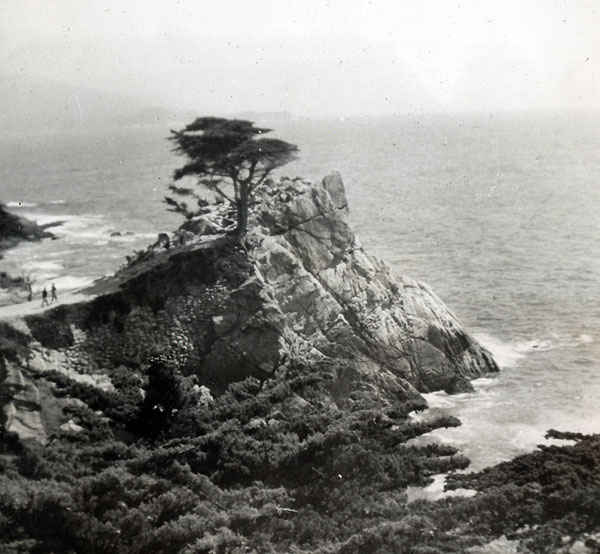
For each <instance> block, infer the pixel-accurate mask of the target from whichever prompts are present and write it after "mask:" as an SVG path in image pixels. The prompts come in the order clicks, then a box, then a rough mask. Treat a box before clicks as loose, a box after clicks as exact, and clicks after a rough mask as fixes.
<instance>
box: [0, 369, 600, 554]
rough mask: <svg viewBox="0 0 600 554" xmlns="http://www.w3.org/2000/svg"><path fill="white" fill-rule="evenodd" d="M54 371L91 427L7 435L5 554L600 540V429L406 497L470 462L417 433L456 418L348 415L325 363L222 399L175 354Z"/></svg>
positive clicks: (73, 409)
mask: <svg viewBox="0 0 600 554" xmlns="http://www.w3.org/2000/svg"><path fill="white" fill-rule="evenodd" d="M45 375H46V377H47V378H48V379H51V380H52V381H53V382H54V383H55V384H56V388H57V393H58V394H63V395H67V394H68V395H69V396H72V397H74V398H78V399H80V400H82V401H83V402H84V403H85V404H70V405H69V406H68V408H66V411H67V414H66V415H67V417H68V418H70V419H72V420H73V421H74V422H75V423H77V424H78V425H80V426H81V427H82V428H83V431H80V432H72V431H65V432H62V433H60V434H59V435H57V436H54V437H53V438H52V440H51V442H50V444H48V445H47V446H45V447H42V446H40V445H37V444H36V443H30V444H20V443H18V442H16V441H14V440H10V437H5V439H6V440H5V441H4V445H3V450H2V453H1V460H2V463H1V464H0V490H2V491H3V494H2V495H0V514H1V516H0V550H1V551H2V552H13V553H16V552H33V553H38V552H39V553H42V552H44V553H51V552H55V553H63V552H66V553H69V552H73V553H81V552H86V553H88V552H89V553H107V554H108V553H111V554H112V553H128V552H133V553H137V552H139V553H142V552H153V553H155V552H157V553H160V552H165V553H167V552H169V553H171V552H181V553H192V552H250V551H256V552H303V551H311V552H312V551H319V552H331V553H333V552H344V553H363V552H382V553H384V552H386V553H387V552H403V553H404V552H422V553H425V552H464V551H466V550H467V549H468V548H470V547H472V546H477V545H483V544H485V543H486V542H489V541H490V540H493V539H495V538H497V537H500V536H502V535H507V536H508V537H509V539H513V540H520V541H522V543H523V544H524V545H527V548H529V549H530V551H533V552H548V551H558V549H560V548H562V547H563V546H564V545H565V544H567V546H569V545H570V544H572V543H573V542H574V541H575V540H576V538H577V537H583V538H584V539H585V540H586V541H587V544H589V545H592V546H593V544H595V543H594V541H595V540H596V538H595V536H594V535H593V533H594V532H595V530H597V529H598V528H599V527H600V502H599V500H598V498H600V478H599V477H598V475H600V471H598V470H599V469H600V468H599V464H600V439H599V438H598V437H584V436H580V435H569V436H564V437H560V438H569V439H572V440H577V442H576V444H574V445H573V446H565V447H560V448H559V447H544V448H540V450H539V451H537V452H535V453H533V454H530V455H528V456H522V457H519V458H517V459H516V460H514V461H512V462H509V463H506V464H500V465H499V466H496V467H494V468H491V469H489V470H486V471H484V472H480V473H478V474H473V475H470V474H467V475H463V474H455V475H454V476H452V475H451V476H450V477H449V479H448V483H449V486H450V487H452V488H456V487H465V488H472V489H476V490H478V491H480V492H479V494H477V495H476V496H475V497H473V498H446V499H444V500H441V501H438V502H436V503H428V502H424V501H419V502H415V503H413V504H410V505H407V503H406V494H405V488H406V486H407V485H410V484H421V485H422V484H426V483H428V482H429V481H430V479H431V475H433V474H435V473H439V472H446V471H452V470H454V469H459V468H464V467H466V465H467V464H468V461H467V460H466V459H465V458H464V457H462V456H460V455H458V453H457V451H456V450H455V449H454V448H452V447H450V446H443V445H435V444H433V445H427V446H422V447H417V446H410V445H408V444H407V443H406V441H407V440H408V439H410V438H412V437H415V436H418V435H420V434H423V433H426V432H428V431H430V430H432V429H434V428H437V427H440V426H454V425H457V424H458V421H457V420H455V419H453V418H438V419H434V420H429V421H426V422H423V421H419V422H417V421H413V420H411V418H410V417H409V416H408V414H409V412H410V411H411V410H412V409H414V408H415V407H418V406H415V405H414V404H409V403H407V404H406V405H402V404H399V405H398V406H395V407H394V408H386V409H385V410H382V409H376V408H375V407H370V408H369V407H365V403H364V402H355V403H354V404H352V403H349V404H348V405H346V406H345V407H344V408H340V407H339V406H338V405H336V404H335V403H334V402H333V401H332V400H331V397H330V395H329V393H328V388H327V387H328V384H329V379H330V375H329V373H328V372H327V371H325V370H323V369H319V368H314V367H313V368H308V367H306V368H302V367H300V368H295V370H294V371H293V372H287V373H286V377H285V379H283V378H282V377H281V376H279V377H277V376H274V378H273V379H270V380H267V381H265V382H264V383H261V382H260V381H258V380H257V379H253V378H249V379H246V380H245V381H242V382H240V383H234V384H232V385H230V386H229V388H228V389H227V391H226V392H225V393H224V394H222V395H221V396H219V397H217V398H213V397H212V396H211V395H210V394H207V393H206V391H203V390H202V388H201V387H198V386H197V385H196V384H195V383H194V380H193V378H183V377H181V376H180V375H179V374H178V373H177V372H176V371H175V369H174V368H173V367H172V366H170V365H169V362H168V361H166V360H161V359H156V360H154V362H153V363H152V364H151V366H150V367H149V368H148V370H147V374H146V376H145V378H144V379H143V380H140V377H139V376H138V375H137V374H135V373H132V372H131V371H129V370H128V369H127V368H125V367H123V368H121V369H120V370H118V371H116V372H115V373H114V375H113V376H112V377H113V384H114V385H115V391H113V392H106V391H101V390H99V389H96V388H95V387H90V386H88V385H84V384H81V383H75V382H73V381H71V380H70V379H68V378H66V377H65V376H64V375H62V374H59V373H48V374H45ZM141 389H143V394H142V392H141ZM123 429H127V431H128V434H127V436H126V437H125V438H126V439H127V442H124V440H125V438H124V435H123V433H122V431H123ZM566 535H568V539H565V536H566ZM565 540H567V543H565Z"/></svg>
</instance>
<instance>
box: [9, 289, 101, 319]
mask: <svg viewBox="0 0 600 554" xmlns="http://www.w3.org/2000/svg"><path fill="white" fill-rule="evenodd" d="M94 296H95V295H91V294H84V293H83V292H81V291H77V290H74V291H71V292H66V293H64V294H61V295H60V298H59V299H58V301H57V302H54V303H53V304H50V305H49V306H43V307H42V306H41V301H40V300H39V298H38V299H36V300H32V301H31V302H20V303H19V304H11V305H9V306H2V307H0V320H2V319H13V318H15V317H23V316H26V315H33V314H40V313H42V312H45V311H47V310H52V309H53V308H56V307H57V306H61V305H65V304H76V303H77V302H83V301H89V300H92V299H93V298H94Z"/></svg>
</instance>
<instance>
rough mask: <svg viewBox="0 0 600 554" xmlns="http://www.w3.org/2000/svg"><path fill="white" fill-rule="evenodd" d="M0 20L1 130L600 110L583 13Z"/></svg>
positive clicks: (242, 11) (590, 8)
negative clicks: (154, 113) (131, 120)
mask: <svg viewBox="0 0 600 554" xmlns="http://www.w3.org/2000/svg"><path fill="white" fill-rule="evenodd" d="M0 15H2V17H1V18H0V46H1V47H2V51H3V52H4V55H3V56H2V57H1V58H0V60H1V61H0V76H1V77H2V83H1V85H2V86H0V89H1V91H2V93H3V96H4V97H5V98H6V99H7V100H8V105H10V106H11V107H12V109H11V110H9V112H11V113H8V114H5V115H4V121H3V122H4V123H6V122H7V121H9V122H10V121H13V120H14V121H13V123H14V125H13V126H16V127H18V126H19V125H20V124H23V125H32V126H38V127H39V126H41V127H52V125H53V122H56V121H59V120H60V121H62V120H61V118H62V119H63V120H66V121H67V122H71V121H75V122H76V121H79V122H89V121H93V120H94V121H95V119H98V120H100V121H102V120H103V119H105V118H110V117H111V116H112V115H115V116H116V117H117V119H118V118H119V117H126V116H127V115H128V114H131V113H134V112H135V110H141V109H144V108H146V107H161V108H165V109H167V110H173V111H174V112H185V111H189V110H193V111H194V112H196V113H215V114H223V115H227V114H236V113H239V112H289V113H291V114H294V115H296V116H299V117H307V118H318V119H321V118H331V117H357V116H358V117H360V116H387V115H395V114H398V115H420V114H436V113H453V114H463V113H471V112H473V113H501V112H526V111H532V110H533V111H550V112H553V111H555V112H563V111H572V110H575V111H589V110H593V111H596V110H600V57H598V59H597V58H596V53H598V52H600V35H598V33H597V32H596V31H595V30H596V29H597V28H599V27H600V14H599V11H598V10H597V9H596V8H595V6H594V4H593V2H587V1H576V2H564V1H562V2H558V1H548V2H544V3H543V4H540V3H538V2H507V3H504V4H503V5H502V6H498V5H497V4H496V3H494V2H461V3H460V4H450V3H447V2H436V1H425V2H423V3H419V4H418V5H415V4H414V3H412V2H411V3H409V2H400V3H396V2H387V1H385V2H384V1H370V2H369V1H364V2H363V1H359V2H352V4H351V5H347V4H344V3H342V2H340V1H329V2H305V3H303V4H302V5H301V6H299V5H297V4H295V3H293V2H291V1H287V2H285V1H284V2H271V1H258V2H254V3H252V5H247V4H245V3H242V2H234V1H224V2H220V3H218V4H212V3H211V4H210V7H209V8H203V5H202V3H198V2H190V1H181V2H177V3H174V4H172V5H171V4H168V3H166V2H154V1H151V2H139V1H132V2H127V3H125V4H122V3H120V2H117V1H116V0H109V1H103V2H94V1H92V2H86V3H85V4H83V3H81V2H76V1H74V0H73V1H70V0H59V1H57V2H53V3H52V5H49V4H47V3H43V2H41V1H39V0H29V1H20V2H16V1H12V0H8V1H5V2H3V5H2V7H0ZM130 104H131V105H130ZM7 118H8V119H7ZM10 118H12V119H10ZM9 126H10V125H9Z"/></svg>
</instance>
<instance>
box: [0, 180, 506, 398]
mask: <svg viewBox="0 0 600 554" xmlns="http://www.w3.org/2000/svg"><path fill="white" fill-rule="evenodd" d="M258 197H259V203H258V204H257V206H256V207H255V208H254V211H253V213H252V214H251V224H250V229H251V232H250V233H249V235H248V238H247V246H246V247H240V246H236V245H234V244H233V243H232V242H231V241H229V240H228V239H227V238H226V237H224V236H223V237H221V238H215V236H214V234H215V232H217V231H218V229H215V228H214V227H213V226H211V227H210V229H207V230H206V232H207V233H209V236H208V237H207V238H206V239H204V240H203V239H202V237H200V238H198V239H196V240H195V241H192V242H190V243H187V244H185V245H183V246H178V247H173V248H171V249H170V250H169V251H168V252H167V251H164V252H161V253H160V254H157V255H156V256H155V257H154V258H152V259H151V260H150V261H145V262H144V263H145V265H142V266H140V267H139V268H137V269H136V270H135V271H132V272H131V275H130V276H128V277H127V278H124V276H123V275H120V276H119V275H117V276H116V277H115V279H114V283H113V284H114V286H113V287H112V288H111V287H110V286H105V287H104V292H103V293H102V294H101V295H99V296H98V297H96V298H95V299H94V300H92V301H90V302H87V303H81V304H77V305H71V306H60V307H58V308H55V309H53V310H49V311H47V312H45V313H43V314H40V315H35V316H28V317H25V318H23V319H21V320H18V321H13V322H8V323H7V324H5V325H4V327H3V328H4V329H5V334H6V332H7V331H6V329H11V328H18V329H19V331H18V332H19V337H20V343H26V349H27V357H28V358H29V359H28V360H27V363H25V362H26V360H25V356H24V354H23V353H22V349H21V350H18V351H17V353H16V354H15V352H14V351H10V353H11V355H12V357H13V358H14V359H15V360H16V361H17V362H16V363H18V362H20V367H19V368H18V369H19V371H21V373H22V375H25V376H26V375H27V374H30V375H36V374H37V375H40V374H41V375H43V372H44V371H46V370H48V369H55V370H58V371H62V372H64V373H66V374H67V375H69V376H70V377H71V378H76V379H87V380H89V381H90V382H92V383H95V384H97V385H98V386H105V387H110V386H111V384H110V377H111V373H112V372H113V371H114V370H115V369H116V368H122V367H123V366H125V367H127V368H130V369H131V371H136V372H140V373H141V374H143V373H144V370H145V369H146V367H147V365H148V360H149V359H150V358H151V357H152V356H154V355H156V354H158V353H160V354H161V355H163V356H167V357H169V358H171V359H172V360H173V361H174V362H176V363H177V365H178V367H179V368H180V369H181V371H182V372H183V373H186V374H190V373H194V374H196V375H197V376H198V379H199V382H200V384H202V385H203V386H206V387H208V388H209V389H210V392H211V393H214V394H218V393H219V392H220V391H221V390H223V388H224V387H225V386H226V385H227V384H228V383H230V382H232V381H235V380H239V379H243V378H244V377H247V376H251V375H252V376H256V377H258V378H260V379H264V378H268V377H269V376H270V375H272V374H274V372H277V371H279V370H281V369H282V368H286V367H288V368H289V367H290V366H293V364H294V363H300V362H301V363H304V364H314V366H315V367H324V366H326V367H327V368H328V369H329V370H330V372H331V375H332V381H331V384H330V389H331V393H332V398H333V400H334V401H336V402H338V403H351V402H356V401H358V400H357V399H360V401H361V402H368V403H369V405H370V406H384V405H388V406H389V405H393V403H394V402H396V401H398V400H406V399H407V398H409V397H415V398H419V394H418V393H419V392H428V391H432V390H440V389H444V390H447V391H448V392H456V391H461V390H468V388H469V386H470V384H469V379H471V378H474V377H478V376H480V375H482V374H484V373H487V372H491V371H497V369H498V368H497V366H496V364H495V362H494V360H493V359H492V357H491V356H490V354H489V352H487V351H486V350H485V349H484V348H482V347H481V346H480V345H478V344H477V343H476V342H475V341H474V340H473V339H472V338H471V337H470V336H469V335H468V334H467V333H466V332H465V331H464V330H463V329H462V327H461V326H460V324H459V322H458V321H457V320H456V318H455V317H454V316H453V315H452V314H451V313H450V312H449V310H448V309H447V308H446V307H445V306H444V304H443V303H442V302H441V301H440V300H439V298H437V296H436V295H435V294H434V293H433V292H432V291H431V290H430V289H429V287H428V286H427V285H424V284H422V283H418V282H416V281H414V280H412V279H409V278H406V277H395V276H394V275H393V274H392V271H391V269H390V268H389V267H388V266H387V265H386V264H385V263H383V262H382V261H380V260H377V259H375V258H373V257H372V256H369V255H368V254H367V253H366V252H365V251H364V250H363V248H362V247H361V245H360V242H359V240H358V238H357V237H356V235H355V234H354V233H353V232H352V230H351V229H350V227H349V225H348V222H347V215H348V206H347V201H346V195H345V190H344V185H343V182H342V179H341V177H340V176H339V175H338V174H333V175H330V176H328V177H326V178H325V179H324V180H323V181H322V182H321V183H319V184H311V183H309V182H307V181H302V180H298V179H296V180H293V181H292V180H283V181H281V182H280V183H279V184H278V186H276V187H272V186H270V187H269V186H265V187H264V188H263V189H262V190H261V191H260V192H259V195H258ZM216 219H218V218H216ZM214 220H215V219H213V221H214ZM134 269H135V268H134ZM105 285H106V283H105ZM109 285H110V283H109ZM0 332H1V329H0ZM9 342H10V341H9ZM1 346H2V343H1V342H0V352H2V348H1ZM5 350H6V347H5ZM9 350H10V348H9V349H8V350H6V352H8V351H9ZM5 355H6V354H5ZM26 367H28V369H25V368H26ZM9 396H10V395H9Z"/></svg>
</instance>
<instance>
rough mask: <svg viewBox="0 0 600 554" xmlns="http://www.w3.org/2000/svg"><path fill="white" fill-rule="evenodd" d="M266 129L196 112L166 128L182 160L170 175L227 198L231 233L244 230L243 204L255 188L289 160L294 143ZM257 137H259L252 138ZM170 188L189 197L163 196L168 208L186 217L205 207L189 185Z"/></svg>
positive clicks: (204, 203)
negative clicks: (177, 126)
mask: <svg viewBox="0 0 600 554" xmlns="http://www.w3.org/2000/svg"><path fill="white" fill-rule="evenodd" d="M270 131H271V130H270V129H264V128H260V127H255V126H254V123H252V122H251V121H244V120H238V119H224V118H219V117H199V118H197V119H196V120H195V121H194V122H192V123H190V124H189V125H187V126H186V127H185V128H184V129H182V130H180V131H171V136H170V137H169V138H170V140H171V141H172V142H173V143H174V144H175V148H174V151H175V152H176V153H178V154H181V155H183V156H185V157H186V158H187V159H188V162H187V163H186V164H185V165H184V166H183V167H181V168H179V169H177V170H176V171H175V173H174V175H173V177H174V179H175V180H176V181H177V180H179V179H182V178H183V177H188V176H192V177H196V178H197V183H198V184H199V185H202V186H204V187H206V188H208V189H209V190H211V191H213V192H214V193H215V194H217V195H218V196H219V197H221V198H222V199H223V200H225V201H227V202H229V203H230V204H231V205H232V206H233V207H234V208H235V210H236V215H237V234H238V235H244V234H245V233H246V230H247V225H248V208H249V204H250V202H251V200H252V198H253V195H254V192H255V191H256V188H257V187H259V186H260V185H261V184H263V183H264V182H265V181H266V179H267V177H268V176H269V175H270V174H271V173H272V172H273V171H274V170H275V169H277V168H278V167H281V166H283V165H285V164H287V163H289V162H290V161H292V160H293V159H294V158H295V156H296V154H297V152H298V148H297V147H296V146H295V145H293V144H290V143H288V142H285V141H283V140H279V139H274V138H264V137H262V135H264V134H266V133H268V132H270ZM258 137H260V138H258ZM169 189H170V190H171V192H172V193H174V194H176V195H178V196H180V197H185V198H191V199H193V200H194V202H195V204H196V208H194V207H190V206H189V205H188V204H187V202H185V201H179V200H176V199H174V198H171V197H166V198H165V202H166V203H167V205H168V206H169V210H171V211H175V212H177V213H181V214H183V215H184V216H185V217H186V218H187V219H190V218H192V217H193V216H194V215H199V214H201V213H203V212H204V211H205V208H206V200H205V199H203V198H202V197H201V196H199V195H198V194H197V193H196V192H195V191H194V189H191V188H188V187H180V186H176V185H171V186H170V187H169Z"/></svg>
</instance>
